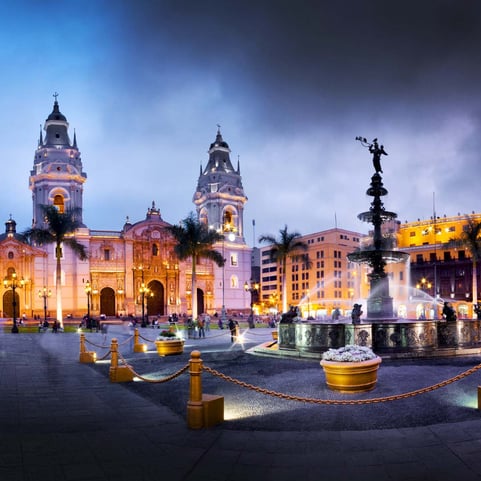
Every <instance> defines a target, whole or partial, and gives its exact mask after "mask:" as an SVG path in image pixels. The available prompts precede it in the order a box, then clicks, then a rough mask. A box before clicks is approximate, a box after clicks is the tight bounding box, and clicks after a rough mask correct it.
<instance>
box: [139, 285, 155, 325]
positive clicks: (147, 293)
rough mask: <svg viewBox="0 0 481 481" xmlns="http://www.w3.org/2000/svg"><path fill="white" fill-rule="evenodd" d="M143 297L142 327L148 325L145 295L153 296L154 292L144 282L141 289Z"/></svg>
mask: <svg viewBox="0 0 481 481" xmlns="http://www.w3.org/2000/svg"><path fill="white" fill-rule="evenodd" d="M139 292H140V295H141V299H142V323H141V325H140V326H141V327H147V322H146V321H145V297H146V296H148V297H153V296H154V293H153V292H152V291H151V290H150V289H149V288H148V287H147V286H146V285H145V284H144V283H143V282H142V284H141V285H140V289H139Z"/></svg>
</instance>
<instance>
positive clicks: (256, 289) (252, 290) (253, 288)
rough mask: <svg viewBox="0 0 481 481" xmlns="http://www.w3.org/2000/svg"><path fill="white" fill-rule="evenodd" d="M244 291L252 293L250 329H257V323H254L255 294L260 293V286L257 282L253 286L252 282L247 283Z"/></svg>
mask: <svg viewBox="0 0 481 481" xmlns="http://www.w3.org/2000/svg"><path fill="white" fill-rule="evenodd" d="M244 290H245V291H246V292H250V294H251V313H250V315H249V327H250V328H254V327H255V323H254V294H255V293H257V292H259V284H258V283H257V282H256V283H254V284H253V283H252V280H250V281H249V283H248V282H247V281H246V282H245V283H244Z"/></svg>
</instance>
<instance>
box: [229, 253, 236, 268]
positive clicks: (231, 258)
mask: <svg viewBox="0 0 481 481" xmlns="http://www.w3.org/2000/svg"><path fill="white" fill-rule="evenodd" d="M230 265H231V266H232V267H237V252H233V253H231V255H230Z"/></svg>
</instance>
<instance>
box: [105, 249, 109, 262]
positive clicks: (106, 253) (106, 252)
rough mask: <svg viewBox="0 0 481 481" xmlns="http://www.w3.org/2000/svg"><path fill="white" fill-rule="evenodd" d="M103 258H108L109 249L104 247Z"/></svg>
mask: <svg viewBox="0 0 481 481" xmlns="http://www.w3.org/2000/svg"><path fill="white" fill-rule="evenodd" d="M104 260H106V261H109V260H110V249H104Z"/></svg>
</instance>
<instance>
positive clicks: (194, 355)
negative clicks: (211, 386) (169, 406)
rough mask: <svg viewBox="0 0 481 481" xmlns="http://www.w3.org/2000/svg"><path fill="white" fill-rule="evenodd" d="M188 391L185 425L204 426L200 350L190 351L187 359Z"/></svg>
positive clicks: (197, 427)
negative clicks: (188, 359)
mask: <svg viewBox="0 0 481 481" xmlns="http://www.w3.org/2000/svg"><path fill="white" fill-rule="evenodd" d="M189 366H190V369H189V374H190V391H189V401H188V402H187V426H188V427H189V428H191V429H201V428H203V427H204V406H203V404H202V376H201V372H202V359H201V358H200V351H192V352H191V354H190V361H189Z"/></svg>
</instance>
